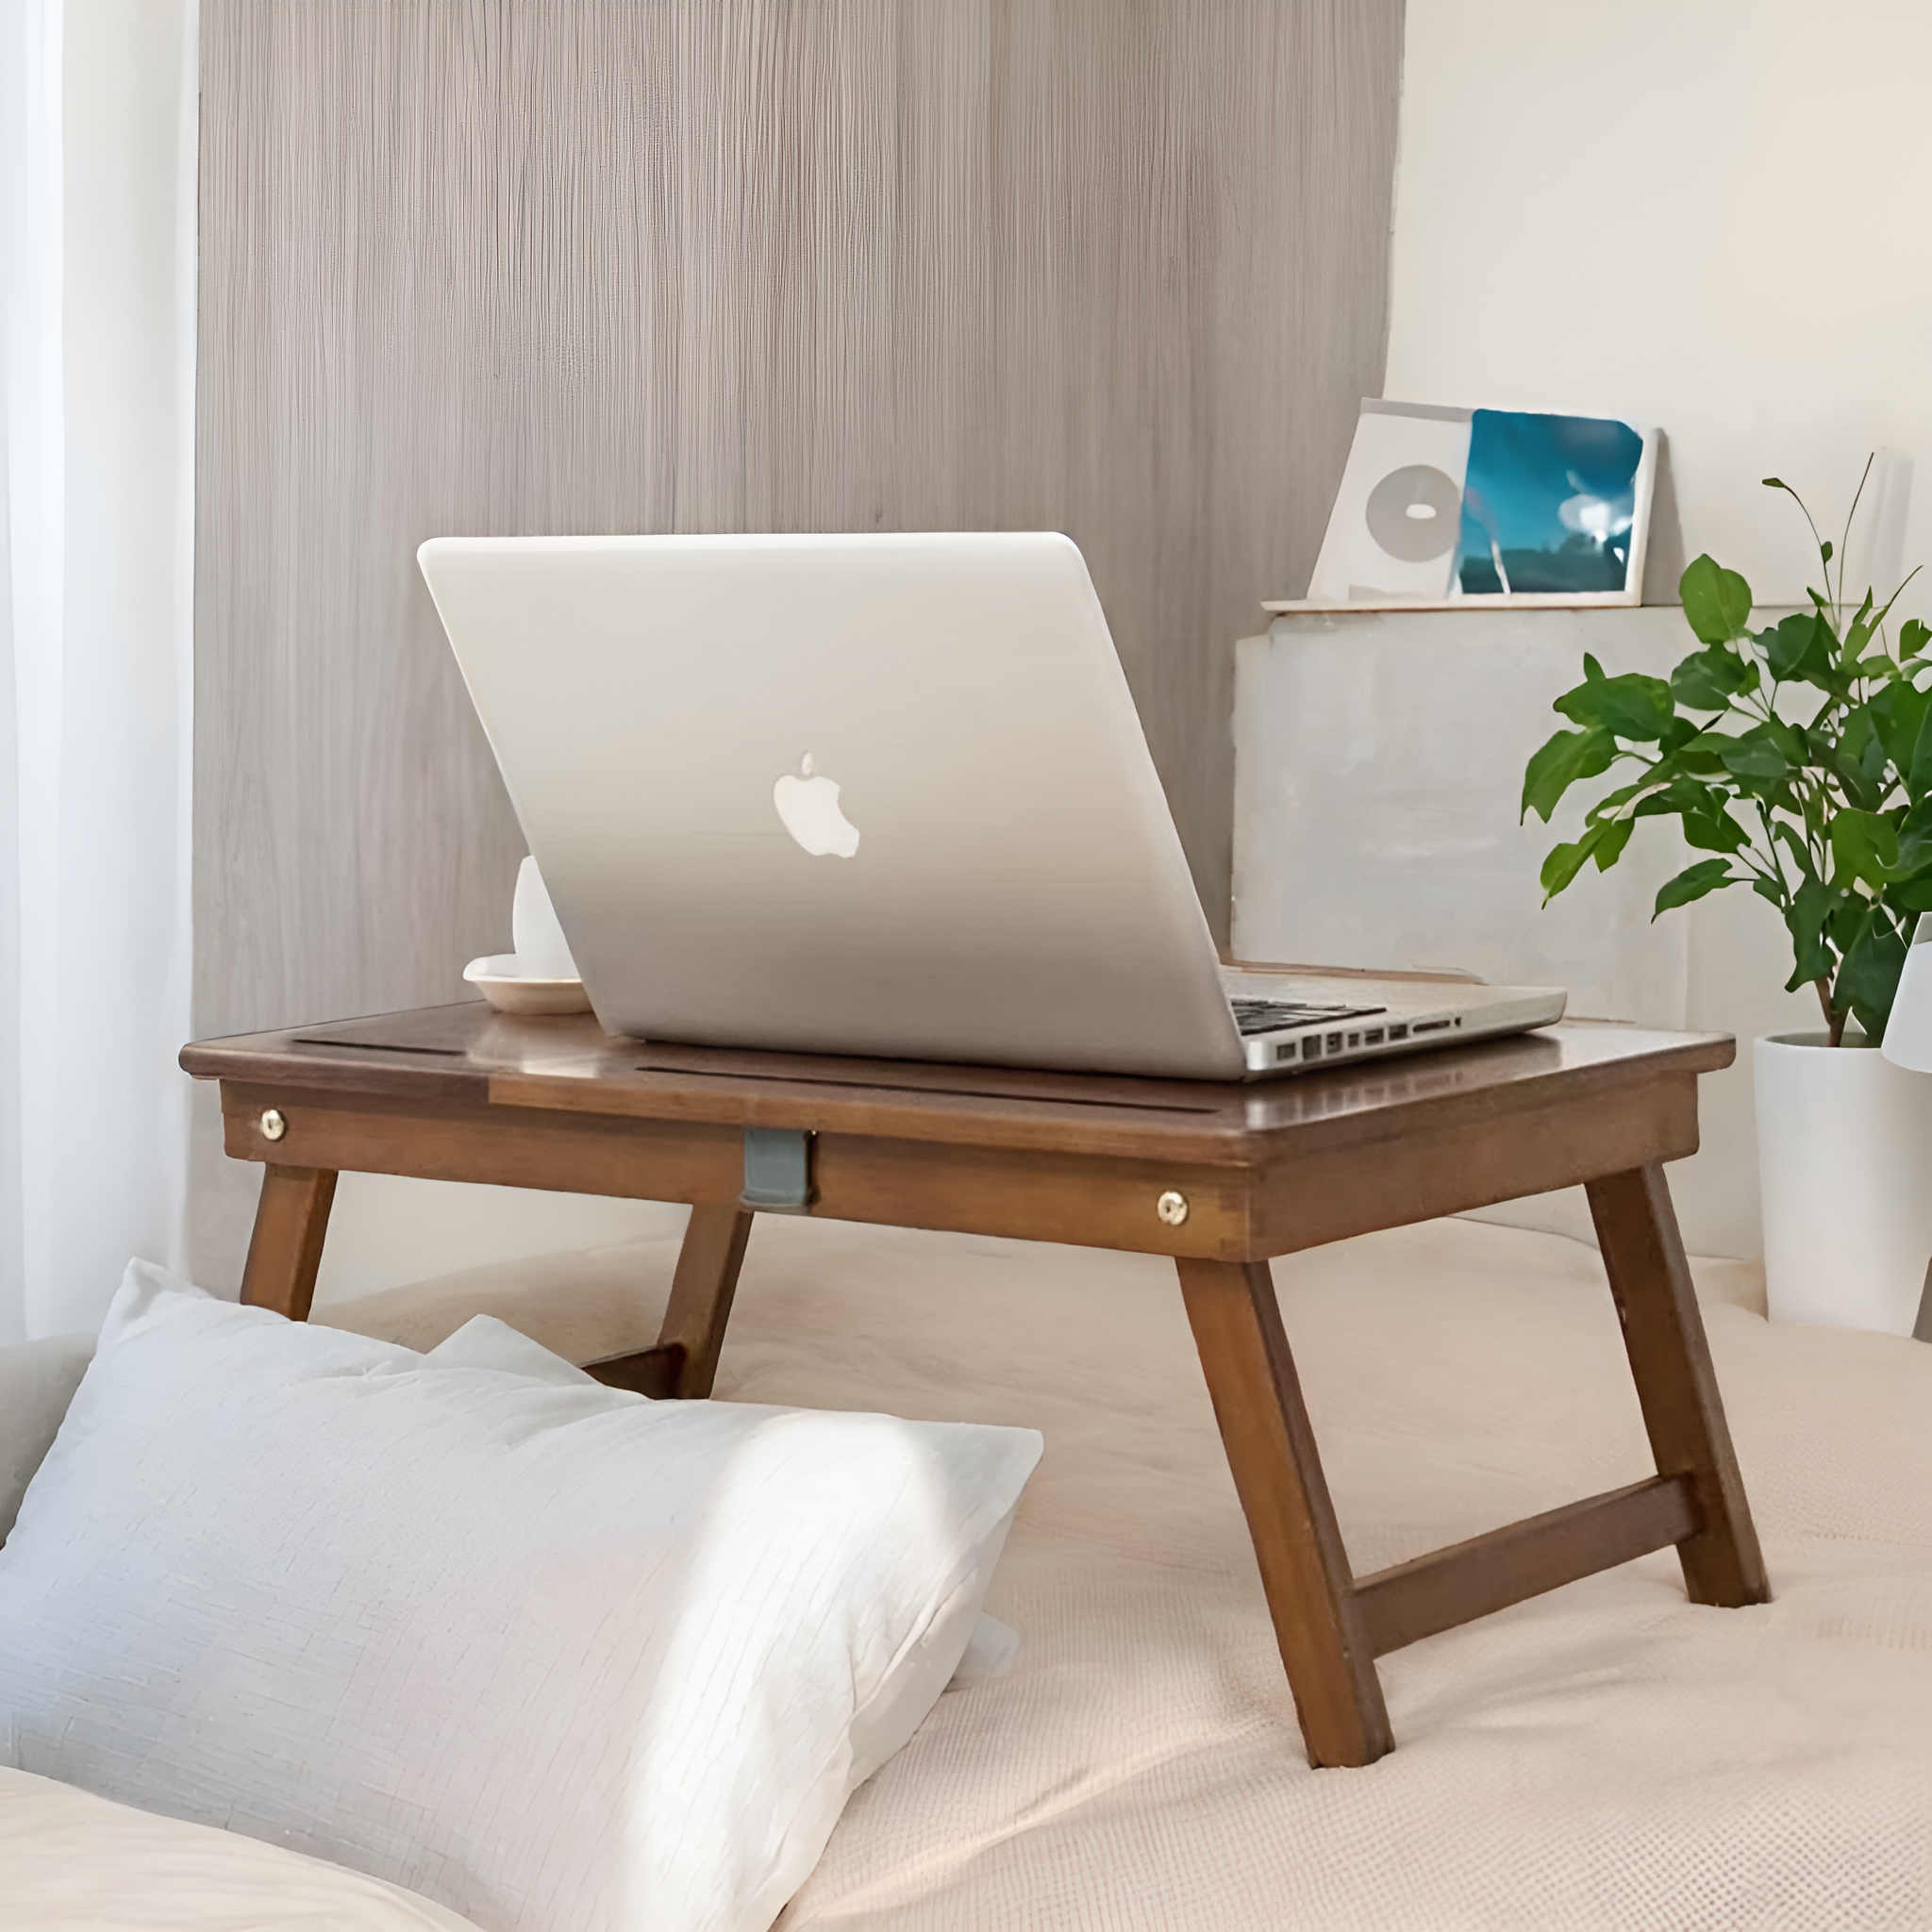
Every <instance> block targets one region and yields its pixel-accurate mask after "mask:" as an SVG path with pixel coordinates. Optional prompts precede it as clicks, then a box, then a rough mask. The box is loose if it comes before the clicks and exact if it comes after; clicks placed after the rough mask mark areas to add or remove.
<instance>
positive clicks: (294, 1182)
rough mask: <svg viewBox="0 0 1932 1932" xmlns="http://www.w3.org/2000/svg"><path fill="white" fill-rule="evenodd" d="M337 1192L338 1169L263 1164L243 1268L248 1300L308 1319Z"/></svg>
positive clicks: (297, 1318)
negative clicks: (253, 1227)
mask: <svg viewBox="0 0 1932 1932" xmlns="http://www.w3.org/2000/svg"><path fill="white" fill-rule="evenodd" d="M335 1198H336V1177H335V1173H334V1170H333V1169H330V1168H326V1167H277V1166H275V1164H274V1163H273V1162H271V1163H270V1164H269V1165H268V1166H266V1167H265V1168H264V1169H263V1170H262V1175H261V1198H260V1199H259V1200H258V1202H257V1203H256V1207H255V1231H254V1232H253V1233H252V1234H251V1235H250V1236H249V1237H248V1259H247V1261H246V1262H245V1263H243V1265H242V1303H243V1304H244V1306H246V1307H252V1308H273V1309H275V1312H276V1313H277V1314H278V1315H286V1316H288V1318H289V1319H290V1321H291V1322H306V1321H308V1305H309V1303H310V1302H312V1301H313V1300H314V1299H315V1274H316V1271H317V1270H318V1269H319V1268H320V1267H321V1266H322V1242H323V1237H324V1236H325V1235H326V1234H327V1233H328V1210H329V1208H330V1207H331V1206H332V1205H333V1204H334V1201H335Z"/></svg>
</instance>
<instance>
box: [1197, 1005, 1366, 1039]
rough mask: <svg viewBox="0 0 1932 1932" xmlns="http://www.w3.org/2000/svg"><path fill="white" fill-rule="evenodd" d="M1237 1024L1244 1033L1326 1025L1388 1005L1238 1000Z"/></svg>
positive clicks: (1362, 1017)
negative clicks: (1286, 1027) (1361, 1005)
mask: <svg viewBox="0 0 1932 1932" xmlns="http://www.w3.org/2000/svg"><path fill="white" fill-rule="evenodd" d="M1231 1004H1232V1006H1233V1008H1234V1020H1235V1024H1236V1025H1237V1026H1239V1027H1240V1028H1241V1033H1242V1035H1243V1037H1245V1036H1246V1035H1248V1034H1250V1033H1273V1032H1274V1031H1276V1030H1277V1029H1278V1028H1280V1027H1283V1026H1325V1025H1327V1024H1329V1023H1330V1022H1332V1021H1335V1020H1360V1019H1364V1018H1366V1017H1367V1016H1368V1015H1369V1014H1371V1013H1386V1012H1387V1011H1388V1010H1389V1008H1387V1007H1338V1006H1334V1005H1324V1004H1321V1003H1318V1002H1315V1001H1310V1000H1235V1001H1232V1002H1231Z"/></svg>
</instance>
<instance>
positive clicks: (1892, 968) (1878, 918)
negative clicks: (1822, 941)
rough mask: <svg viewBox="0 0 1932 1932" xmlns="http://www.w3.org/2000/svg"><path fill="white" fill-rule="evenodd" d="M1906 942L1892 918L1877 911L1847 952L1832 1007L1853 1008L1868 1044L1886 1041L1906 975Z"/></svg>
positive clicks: (1853, 1014) (1840, 969)
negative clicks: (1894, 1003)
mask: <svg viewBox="0 0 1932 1932" xmlns="http://www.w3.org/2000/svg"><path fill="white" fill-rule="evenodd" d="M1905 964H1906V941H1905V939H1904V936H1903V935H1902V934H1901V933H1900V932H1899V930H1898V928H1897V927H1896V926H1895V925H1893V924H1892V923H1891V920H1890V917H1889V916H1888V915H1887V914H1886V913H1885V912H1884V911H1882V910H1881V909H1880V908H1876V907H1874V908H1872V910H1871V913H1870V916H1869V917H1868V918H1867V919H1866V921H1865V924H1864V929H1863V930H1862V931H1861V932H1860V933H1859V935H1858V937H1857V939H1856V940H1854V941H1852V943H1851V944H1850V945H1849V946H1848V947H1846V949H1845V957H1844V964H1843V965H1841V966H1840V968H1839V970H1838V980H1837V983H1836V984H1835V985H1834V986H1833V988H1832V995H1831V996H1832V1004H1833V1005H1834V1006H1840V1007H1849V1008H1851V1010H1852V1017H1853V1018H1854V1019H1856V1020H1857V1023H1858V1024H1859V1025H1860V1026H1862V1027H1863V1028H1864V1029H1865V1037H1866V1038H1867V1039H1868V1040H1882V1039H1883V1038H1884V1037H1885V1023H1886V1022H1887V1021H1888V1020H1889V1019H1890V1017H1891V1003H1892V1001H1893V1000H1894V999H1895V998H1896V997H1897V996H1898V979H1899V974H1901V973H1903V972H1904V971H1905Z"/></svg>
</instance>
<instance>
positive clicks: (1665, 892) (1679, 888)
mask: <svg viewBox="0 0 1932 1932" xmlns="http://www.w3.org/2000/svg"><path fill="white" fill-rule="evenodd" d="M1730 883H1731V862H1730V860H1729V859H1728V858H1700V859H1699V860H1698V861H1697V863H1696V864H1695V865H1687V866H1686V867H1685V868H1684V870H1683V871H1682V872H1680V873H1679V874H1677V875H1676V877H1675V878H1674V879H1666V880H1665V881H1664V882H1663V884H1662V885H1661V886H1659V887H1658V888H1657V906H1656V908H1655V909H1654V910H1653V911H1652V913H1651V915H1650V916H1651V917H1652V918H1653V919H1655V918H1657V915H1658V914H1659V913H1663V912H1668V911H1669V910H1670V909H1671V908H1672V907H1674V906H1688V905H1690V904H1691V901H1692V900H1693V899H1701V898H1703V897H1704V895H1705V894H1706V893H1707V892H1714V891H1717V889H1718V888H1719V887H1720V886H1727V885H1729V884H1730Z"/></svg>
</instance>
